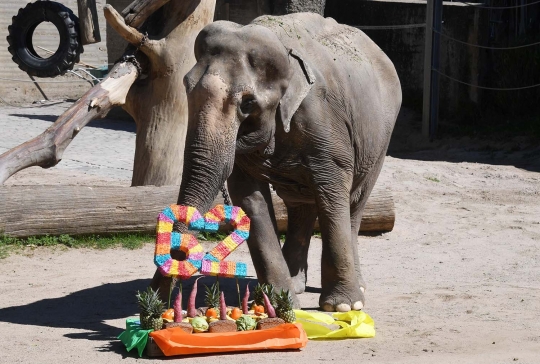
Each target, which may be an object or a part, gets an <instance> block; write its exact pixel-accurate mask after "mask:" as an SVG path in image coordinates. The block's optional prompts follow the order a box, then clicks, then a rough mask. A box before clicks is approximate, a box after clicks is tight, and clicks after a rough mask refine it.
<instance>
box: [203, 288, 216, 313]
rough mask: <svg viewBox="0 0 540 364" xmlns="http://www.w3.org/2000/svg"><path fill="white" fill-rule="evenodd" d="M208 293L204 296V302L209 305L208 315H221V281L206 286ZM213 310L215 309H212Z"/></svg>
mask: <svg viewBox="0 0 540 364" xmlns="http://www.w3.org/2000/svg"><path fill="white" fill-rule="evenodd" d="M205 288H206V293H205V296H204V303H205V304H206V306H207V307H208V308H207V310H206V316H207V317H215V318H218V317H219V282H216V283H214V284H213V285H212V286H210V287H208V286H205ZM212 310H213V311H212Z"/></svg>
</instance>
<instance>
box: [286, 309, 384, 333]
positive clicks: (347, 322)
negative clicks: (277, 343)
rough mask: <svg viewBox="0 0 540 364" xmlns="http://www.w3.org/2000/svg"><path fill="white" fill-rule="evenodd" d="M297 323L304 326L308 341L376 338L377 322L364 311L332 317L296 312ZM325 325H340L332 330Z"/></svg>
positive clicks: (338, 313) (343, 313)
mask: <svg viewBox="0 0 540 364" xmlns="http://www.w3.org/2000/svg"><path fill="white" fill-rule="evenodd" d="M294 313H295V314H296V322H297V323H300V324H302V327H303V328H304V330H305V331H306V333H307V337H308V339H320V340H326V339H351V338H370V337H374V336H375V322H374V321H373V319H372V318H371V317H370V316H369V315H368V314H367V313H365V312H363V311H349V312H336V313H334V314H332V317H333V318H332V317H330V316H329V315H327V314H324V313H320V312H307V311H302V310H294ZM325 325H338V326H340V328H339V329H337V330H332V329H331V328H329V327H327V326H325Z"/></svg>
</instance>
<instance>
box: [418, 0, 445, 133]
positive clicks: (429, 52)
mask: <svg viewBox="0 0 540 364" xmlns="http://www.w3.org/2000/svg"><path fill="white" fill-rule="evenodd" d="M442 9H443V1H442V0H427V8H426V43H425V50H424V107H423V110H422V134H423V135H424V136H425V137H429V138H430V139H433V138H434V137H435V133H436V132H437V123H438V117H439V73H438V72H437V71H438V70H439V61H440V35H439V33H437V32H440V31H441V24H442Z"/></svg>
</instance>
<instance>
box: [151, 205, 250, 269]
mask: <svg viewBox="0 0 540 364" xmlns="http://www.w3.org/2000/svg"><path fill="white" fill-rule="evenodd" d="M222 221H224V222H227V223H231V224H232V226H233V227H234V229H235V230H234V231H233V232H232V233H231V234H230V235H229V236H227V237H226V238H225V239H223V241H220V242H219V243H218V245H217V246H216V247H215V248H214V249H212V250H211V251H210V252H208V253H206V254H205V253H204V250H203V247H202V246H201V245H200V244H199V242H198V241H197V238H196V237H194V236H193V235H191V234H180V233H178V232H173V225H174V223H175V222H182V223H184V224H186V226H187V227H188V229H189V230H198V231H208V232H216V231H217V230H218V228H219V223H220V222H222ZM249 228H250V220H249V217H247V215H246V214H245V213H244V211H242V209H241V208H239V207H237V206H224V205H217V206H215V207H214V208H213V209H211V210H210V211H208V213H206V214H205V215H204V216H201V214H200V213H199V211H197V209H196V208H194V207H191V206H182V205H171V206H169V207H167V208H166V209H165V210H163V211H162V212H161V213H160V214H159V216H158V223H157V229H156V230H157V231H156V233H157V236H156V250H155V254H154V263H155V264H156V266H157V267H158V269H159V271H160V272H161V274H163V275H164V276H169V277H179V278H182V279H186V278H189V277H191V276H192V275H193V274H195V273H196V272H197V271H200V272H201V273H202V274H204V275H213V276H222V277H232V278H235V277H236V278H243V277H245V276H246V275H247V265H246V263H242V262H229V261H224V259H225V258H226V257H227V256H228V255H229V254H230V253H232V252H233V251H234V250H235V249H236V248H237V247H238V246H239V245H240V244H242V243H243V242H244V241H245V240H246V239H247V238H248V237H249ZM171 250H181V251H183V252H184V253H185V254H186V259H185V260H182V261H179V260H176V259H173V258H172V257H171Z"/></svg>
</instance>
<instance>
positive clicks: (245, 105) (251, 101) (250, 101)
mask: <svg viewBox="0 0 540 364" xmlns="http://www.w3.org/2000/svg"><path fill="white" fill-rule="evenodd" d="M256 106H257V100H255V98H254V97H253V96H249V97H246V98H244V99H243V100H242V103H241V104H240V111H241V112H242V114H244V115H249V114H251V113H252V112H253V111H254V110H255V107H256Z"/></svg>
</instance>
